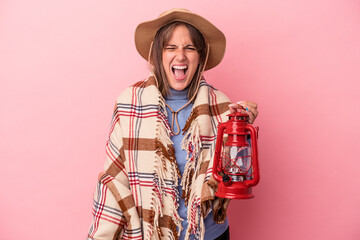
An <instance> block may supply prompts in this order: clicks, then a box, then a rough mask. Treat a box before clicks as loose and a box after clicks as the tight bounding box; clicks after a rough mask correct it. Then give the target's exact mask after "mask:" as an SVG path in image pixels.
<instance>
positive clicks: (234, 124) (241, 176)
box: [213, 113, 259, 199]
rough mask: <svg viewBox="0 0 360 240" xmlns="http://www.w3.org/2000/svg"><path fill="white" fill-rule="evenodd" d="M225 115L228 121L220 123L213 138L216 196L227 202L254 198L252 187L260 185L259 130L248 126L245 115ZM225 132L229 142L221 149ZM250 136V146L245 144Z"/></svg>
mask: <svg viewBox="0 0 360 240" xmlns="http://www.w3.org/2000/svg"><path fill="white" fill-rule="evenodd" d="M228 116H229V121H227V122H225V123H221V124H219V127H218V134H217V139H216V148H215V157H214V166H213V176H214V178H215V179H216V181H218V182H219V184H218V190H217V192H216V193H215V195H216V196H218V197H221V198H230V199H249V198H253V197H254V195H252V187H253V186H255V185H256V184H258V182H259V164H258V154H257V132H258V128H256V129H255V128H254V127H253V126H252V125H250V124H248V123H247V122H248V115H247V114H242V113H233V114H229V115H228ZM224 133H225V134H227V135H228V139H227V141H226V142H225V146H224V147H223V136H224ZM249 135H250V140H251V144H249V143H248V141H247V140H248V136H249ZM219 173H220V174H219Z"/></svg>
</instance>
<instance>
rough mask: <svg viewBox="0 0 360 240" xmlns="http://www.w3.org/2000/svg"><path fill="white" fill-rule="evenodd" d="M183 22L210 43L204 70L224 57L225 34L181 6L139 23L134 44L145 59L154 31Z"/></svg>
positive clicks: (213, 65)
mask: <svg viewBox="0 0 360 240" xmlns="http://www.w3.org/2000/svg"><path fill="white" fill-rule="evenodd" d="M175 21H180V22H185V23H188V24H190V25H192V26H194V27H195V28H197V29H198V30H199V31H200V32H201V34H202V35H203V37H204V38H205V43H206V44H209V45H210V52H209V58H208V61H207V63H206V67H205V70H208V69H211V68H213V67H215V66H216V65H218V64H219V63H220V62H221V60H222V59H223V57H224V53H225V47H226V39H225V35H224V34H223V33H222V32H221V31H220V30H219V29H218V28H217V27H215V26H214V25H213V24H212V23H210V22H209V21H208V20H206V19H205V18H203V17H201V16H199V15H197V14H195V13H192V12H190V11H189V10H187V9H183V8H174V9H171V10H168V11H166V12H163V13H161V14H160V15H159V17H158V18H156V19H154V20H152V21H148V22H143V23H140V24H139V25H138V26H137V28H136V30H135V45H136V49H137V50H138V52H139V53H140V55H141V56H142V57H143V58H144V59H145V60H147V59H148V56H149V51H150V45H151V42H152V41H153V40H154V37H155V34H156V32H157V31H158V30H159V29H160V28H161V27H163V26H164V25H166V24H168V23H170V22H175Z"/></svg>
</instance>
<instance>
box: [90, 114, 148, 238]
mask: <svg viewBox="0 0 360 240" xmlns="http://www.w3.org/2000/svg"><path fill="white" fill-rule="evenodd" d="M126 164H127V163H126V159H125V154H124V149H123V139H122V136H121V126H120V122H119V116H118V112H117V108H116V107H115V111H114V115H113V119H112V124H111V130H110V135H109V140H108V141H107V144H106V162H105V165H104V170H105V172H102V173H100V175H99V178H98V183H97V186H96V189H95V192H94V199H93V210H92V214H93V220H92V224H91V226H90V229H89V233H88V236H87V240H105V239H106V240H108V239H109V240H110V239H122V238H137V239H139V238H140V239H141V228H140V227H141V225H140V218H139V214H138V212H137V210H136V207H135V203H134V199H133V195H132V192H131V189H130V185H129V180H128V176H127V170H126V169H127V167H126Z"/></svg>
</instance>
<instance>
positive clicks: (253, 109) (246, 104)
mask: <svg viewBox="0 0 360 240" xmlns="http://www.w3.org/2000/svg"><path fill="white" fill-rule="evenodd" d="M257 107H258V105H257V103H255V102H251V101H239V102H236V103H231V104H229V109H230V113H235V112H241V113H244V114H248V115H249V123H250V124H252V123H253V122H254V121H255V119H256V117H257V116H258V114H259V112H258V110H257Z"/></svg>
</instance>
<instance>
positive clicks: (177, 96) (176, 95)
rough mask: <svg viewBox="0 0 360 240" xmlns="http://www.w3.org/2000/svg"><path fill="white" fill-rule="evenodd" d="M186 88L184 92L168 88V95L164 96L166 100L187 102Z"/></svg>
mask: <svg viewBox="0 0 360 240" xmlns="http://www.w3.org/2000/svg"><path fill="white" fill-rule="evenodd" d="M187 94H188V88H185V89H184V90H175V89H172V88H170V94H169V95H168V96H166V98H165V99H166V100H187V99H188V97H187Z"/></svg>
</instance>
